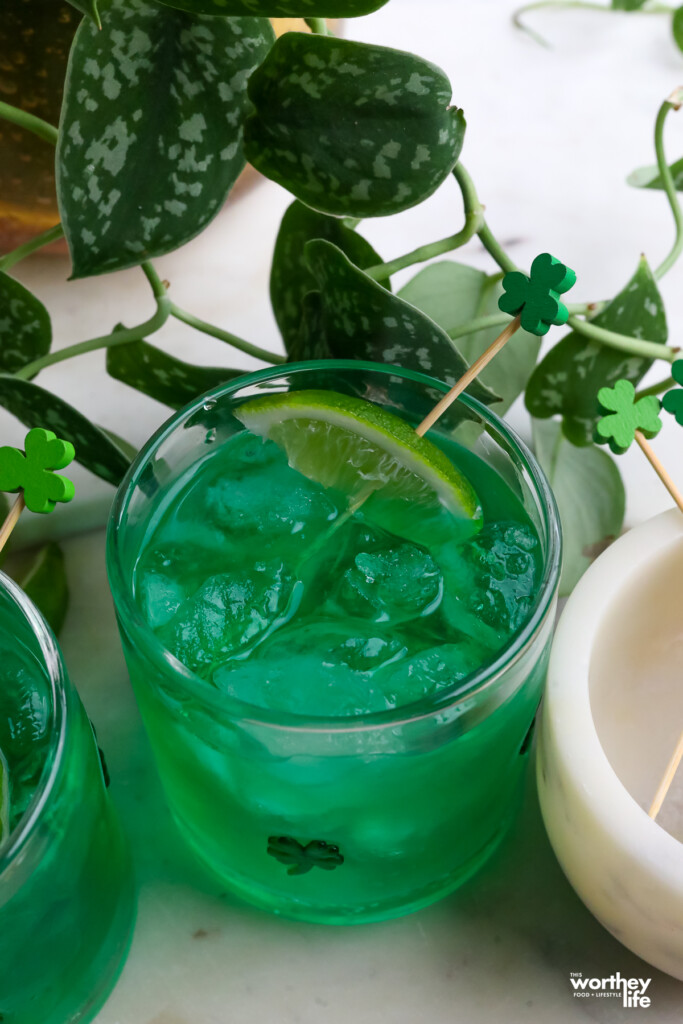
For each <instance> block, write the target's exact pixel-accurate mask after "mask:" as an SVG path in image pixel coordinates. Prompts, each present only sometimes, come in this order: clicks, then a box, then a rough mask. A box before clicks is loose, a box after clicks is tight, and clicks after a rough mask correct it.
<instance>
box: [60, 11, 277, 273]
mask: <svg viewBox="0 0 683 1024" xmlns="http://www.w3.org/2000/svg"><path fill="white" fill-rule="evenodd" d="M102 21H103V26H104V27H103V29H102V31H101V32H98V30H97V29H96V28H95V26H94V25H93V24H92V23H91V22H90V21H85V20H84V21H83V23H82V24H81V25H80V27H79V29H78V31H77V33H76V37H75V39H74V44H73V47H72V50H71V57H70V59H69V67H68V71H67V79H66V86H65V94H64V105H63V109H62V121H61V127H60V133H59V144H58V147H57V191H58V198H59V208H60V212H61V217H62V224H63V225H64V232H65V234H66V237H67V240H68V242H69V248H70V250H71V256H72V259H73V276H74V277H88V276H90V275H92V274H102V273H105V272H107V271H111V270H120V269H121V268H122V267H130V266H135V265H136V264H138V263H141V262H142V261H143V260H146V259H149V258H150V257H152V256H159V255H161V254H162V253H166V252H170V251H171V250H172V249H176V248H177V247H178V246H179V245H182V244H183V243H184V242H186V241H187V240H188V239H190V238H192V237H194V235H196V234H198V232H200V231H201V230H202V228H204V227H205V226H206V224H208V222H209V221H210V220H211V219H212V218H213V217H214V216H215V215H216V213H218V211H219V209H220V207H221V205H222V203H223V201H224V199H225V197H226V196H227V194H228V192H229V191H230V188H231V187H232V185H233V184H234V182H235V180H236V178H237V176H238V175H239V173H240V172H241V170H242V169H243V167H244V162H245V160H244V154H243V152H242V146H241V141H242V126H243V120H244V117H245V115H246V111H247V106H248V100H247V79H248V77H249V75H250V73H251V71H252V70H253V69H254V68H255V67H256V66H257V65H258V64H259V63H260V61H261V60H263V58H264V56H265V55H266V53H267V52H268V49H269V48H270V46H271V44H272V41H273V39H274V33H273V30H272V28H271V26H270V24H269V22H268V21H267V20H266V19H263V18H200V17H193V16H191V15H188V14H185V13H183V12H180V11H174V10H172V9H171V8H169V7H160V6H157V5H156V4H154V3H150V2H147V0H108V2H107V3H106V5H105V4H103V5H102Z"/></svg>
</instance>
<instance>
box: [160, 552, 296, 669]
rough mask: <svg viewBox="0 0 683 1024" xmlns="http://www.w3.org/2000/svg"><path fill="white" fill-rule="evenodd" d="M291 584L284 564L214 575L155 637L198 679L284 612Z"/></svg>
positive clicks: (273, 622) (290, 577)
mask: <svg viewBox="0 0 683 1024" xmlns="http://www.w3.org/2000/svg"><path fill="white" fill-rule="evenodd" d="M294 585H295V580H294V577H293V576H292V574H291V573H290V571H289V570H288V569H287V568H286V566H285V565H284V563H282V562H259V563H257V564H256V565H255V566H254V568H253V570H252V571H251V572H242V571H240V572H233V573H221V574H220V575H217V576H212V577H210V578H209V579H208V580H206V582H205V583H204V584H203V585H202V586H201V587H200V588H199V589H198V590H197V591H196V593H195V594H194V595H193V596H192V597H190V598H188V599H187V600H186V601H184V602H183V603H182V604H181V605H180V607H179V608H178V611H177V612H176V614H175V616H174V617H173V618H172V619H171V621H170V622H168V623H167V624H166V625H164V626H163V627H162V628H161V629H160V630H159V631H158V634H157V635H158V636H159V638H160V640H161V641H162V643H163V644H164V646H165V647H167V648H168V650H169V651H171V652H172V653H173V654H175V656H176V657H177V658H178V659H179V661H182V662H183V664H184V665H187V667H188V668H190V669H192V670H193V671H195V672H198V673H199V674H200V675H205V674H208V672H209V671H210V670H211V669H212V668H213V667H214V666H215V665H216V664H217V663H220V662H221V661H224V660H225V659H226V658H227V657H228V656H229V655H230V654H231V653H232V652H234V651H236V650H237V649H238V648H242V647H243V646H244V645H245V644H249V643H252V642H253V641H255V640H256V639H258V638H259V637H260V636H262V635H263V634H264V633H265V632H266V631H267V630H268V629H270V628H271V627H273V626H274V625H275V624H276V623H277V621H278V619H279V618H280V617H282V616H283V615H284V614H286V611H287V608H288V605H289V602H290V599H291V598H292V595H293V591H294Z"/></svg>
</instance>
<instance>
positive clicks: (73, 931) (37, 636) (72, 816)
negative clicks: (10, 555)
mask: <svg viewBox="0 0 683 1024" xmlns="http://www.w3.org/2000/svg"><path fill="white" fill-rule="evenodd" d="M0 750H2V751H3V757H4V759H5V761H7V762H8V763H9V766H10V771H9V778H10V788H9V792H10V796H11V795H12V794H14V796H15V798H16V799H17V800H18V801H19V802H20V804H21V808H24V804H26V806H25V809H23V813H21V816H20V817H19V818H18V821H15V822H14V825H13V827H12V829H11V831H9V833H7V830H6V829H5V835H4V838H3V841H2V842H0V1021H2V1024H66V1022H68V1024H75V1022H85V1021H88V1020H90V1019H91V1018H92V1017H93V1016H94V1015H95V1013H96V1012H97V1010H98V1009H99V1007H100V1006H101V1005H102V1003H103V1002H104V1000H105V999H106V997H107V995H108V994H109V991H110V990H111V988H112V986H113V985H114V982H115V981H116V978H117V977H118V974H119V972H120V970H121V967H122V966H123V962H124V960H125V956H126V953H127V951H128V946H129V943H130V938H131V933H132V927H133V920H134V907H135V901H134V887H133V878H132V871H131V864H130V858H129V854H128V849H127V846H126V843H125V841H124V837H123V834H122V831H121V828H120V825H119V822H118V820H117V818H116V815H115V813H114V808H113V805H112V804H111V801H110V799H109V796H108V794H107V791H106V788H105V782H104V778H103V769H102V765H101V762H100V756H99V754H98V749H97V743H96V742H95V738H94V736H93V730H92V727H91V724H90V722H89V721H88V717H87V715H86V713H85V711H84V709H83V705H82V704H81V702H80V700H79V698H78V695H77V693H76V691H75V690H74V688H73V686H72V685H71V683H70V682H69V679H68V677H67V674H66V670H65V667H64V663H63V661H62V657H61V654H60V652H59V648H58V647H57V644H56V642H55V639H54V637H53V636H52V633H51V632H50V630H49V628H48V626H47V624H46V623H45V621H44V619H43V618H42V616H41V615H40V613H39V612H38V611H37V609H36V608H35V607H34V606H33V605H32V604H31V602H30V601H29V599H28V598H27V597H26V595H25V594H24V593H23V591H22V590H20V588H19V587H17V585H16V584H15V583H14V582H13V581H12V580H11V579H9V577H7V576H6V575H5V574H4V573H0ZM10 805H11V799H10ZM16 809H17V814H19V813H20V812H19V808H18V807H17V808H16Z"/></svg>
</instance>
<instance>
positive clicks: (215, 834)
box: [108, 361, 561, 923]
mask: <svg viewBox="0 0 683 1024" xmlns="http://www.w3.org/2000/svg"><path fill="white" fill-rule="evenodd" d="M311 388H324V389H331V390H335V391H338V392H345V393H347V394H351V395H356V396H361V397H364V398H368V399H370V400H372V401H374V402H377V403H379V404H380V405H383V406H385V407H386V408H388V409H390V410H392V411H393V412H394V413H396V414H398V415H400V416H402V417H404V418H405V419H406V420H407V421H408V422H410V423H411V424H413V425H416V424H417V423H418V422H419V421H420V420H421V419H422V418H423V417H424V415H426V413H427V412H428V411H429V409H430V408H431V407H432V406H433V405H434V403H435V401H436V400H438V398H440V397H441V395H442V393H443V392H444V391H445V390H447V388H446V386H445V385H443V384H441V383H439V382H438V381H436V380H433V379H431V378H429V377H426V376H423V375H420V374H415V373H412V372H409V371H403V370H400V369H397V368H395V367H387V366H379V365H375V364H370V363H360V362H351V361H325V362H320V363H302V364H299V365H291V366H287V367H279V368H276V369H269V370H264V371H261V372H258V373H254V374H250V375H249V376H246V377H242V378H240V379H239V380H237V381H234V382H232V383H231V384H229V385H225V386H223V387H221V388H219V389H216V390H214V391H212V392H210V393H209V394H208V395H206V396H204V397H202V398H201V399H199V400H197V401H196V402H194V403H193V404H192V405H190V406H188V407H187V408H185V409H183V410H182V411H181V412H179V413H178V414H177V415H175V416H174V417H173V418H172V419H171V420H169V422H168V423H167V424H166V425H165V426H164V427H162V429H161V430H160V431H159V432H158V433H157V434H156V436H155V437H153V438H152V439H151V441H150V442H149V443H148V444H147V445H146V447H145V448H144V449H143V451H142V452H141V453H140V455H139V456H138V458H137V460H136V461H135V463H134V465H133V466H132V468H131V470H130V472H129V474H128V477H127V479H126V480H125V481H124V483H123V485H122V486H121V489H120V491H119V493H118V496H117V499H116V502H115V506H114V509H113V513H112V518H111V521H110V527H109V536H108V569H109V578H110V584H111V588H112V592H113V596H114V602H115V606H116V610H117V615H118V620H119V627H120V631H121V637H122V642H123V647H124V651H125V654H126V658H127V662H128V667H129V671H130V676H131V680H132V683H133V687H134V690H135V693H136V696H137V700H138V703H139V706H140V710H141V712H142V716H143V719H144V722H145V725H146V728H147V731H148V733H149V737H150V740H151V743H152V747H153V749H154V753H155V756H156V760H157V764H158V768H159V772H160V775H161V778H162V780H163V784H164V787H165V791H166V794H167V798H168V801H169V804H170V807H171V810H172V812H173V814H174V816H175V818H176V820H177V823H178V825H179V827H180V829H181V831H182V833H183V834H184V836H185V837H186V839H187V841H188V842H189V843H190V845H191V846H192V847H193V848H194V850H195V851H196V853H197V854H198V855H199V857H200V858H201V859H202V860H203V861H204V862H205V864H207V865H208V866H209V867H210V868H211V869H212V871H213V872H214V873H215V874H216V875H218V876H219V877H220V879H221V880H222V882H223V884H225V885H226V886H227V887H229V888H230V889H231V890H232V891H233V892H235V893H237V894H239V895H241V896H242V897H243V898H245V899H246V900H248V901H250V902H252V903H255V904H257V905H259V906H261V907H264V908H267V909H269V910H271V911H274V912H276V913H282V914H286V915H288V916H291V917H296V918H301V919H306V920H314V921H324V922H328V923H353V922H358V921H371V920H379V919H382V918H388V917H393V916H398V915H400V914H403V913H407V912H408V911H411V910H415V909H417V908H419V907H422V906H424V905H426V904H428V903H431V902H433V901H434V900H436V899H438V898H440V897H442V896H444V895H445V894H446V893H448V892H450V891H452V890H453V889H455V888H456V887H457V886H458V885H460V884H461V883H462V882H463V881H464V880H465V879H466V878H468V877H469V876H470V875H472V874H473V873H474V872H475V871H476V870H477V869H478V867H479V866H480V865H481V864H482V863H483V862H484V861H485V860H486V858H487V857H488V856H489V855H490V853H491V852H492V850H493V849H494V848H495V846H496V844H497V843H498V841H499V840H500V838H501V836H502V835H503V833H504V830H505V827H506V825H507V823H508V822H509V820H510V819H511V817H512V815H513V814H514V812H515V809H516V806H517V803H518V797H519V793H520V782H521V777H522V774H523V770H524V766H525V763H526V757H525V755H526V751H527V749H528V745H529V744H528V733H529V729H530V726H531V723H532V721H533V718H534V714H535V711H536V708H537V706H538V702H539V699H540V695H541V690H542V686H543V681H544V676H545V671H546V664H547V658H548V651H549V641H550V635H551V630H552V624H553V618H554V604H555V599H556V593H557V585H558V575H559V565H560V546H561V545H560V534H559V526H558V518H557V513H556V508H555V504H554V500H553V497H552V494H551V491H550V489H549V487H548V484H547V482H546V480H545V478H544V477H543V474H542V472H541V471H540V469H539V467H538V465H537V463H536V462H535V460H534V458H533V456H532V455H531V454H530V453H529V451H528V450H527V449H526V448H525V447H524V445H523V444H522V443H521V442H520V441H519V439H518V438H517V437H516V436H515V435H514V434H513V432H512V431H511V430H510V429H509V428H508V427H507V426H506V425H505V424H504V423H503V422H502V421H501V420H500V419H498V417H496V416H495V415H494V414H493V413H491V412H489V411H488V410H486V409H485V408H484V407H483V406H481V405H479V404H478V403H477V402H475V401H473V400H472V399H470V398H467V397H465V398H462V399H461V400H460V401H459V402H458V403H457V405H456V406H455V407H453V409H452V411H451V412H450V414H448V415H447V416H445V417H444V418H443V419H442V421H441V422H440V424H439V426H438V428H437V429H435V430H433V431H431V432H430V438H432V439H433V440H435V441H436V443H443V444H444V445H445V446H446V447H447V446H448V444H449V443H452V442H453V440H455V441H456V442H457V441H459V442H460V443H461V444H464V445H466V447H467V448H468V449H469V451H470V452H471V453H472V454H473V456H476V458H477V459H480V460H484V461H485V462H486V463H487V465H488V466H489V467H491V468H493V470H494V471H495V473H496V474H497V477H496V479H498V480H499V483H500V488H501V493H502V492H506V493H509V492H512V493H513V494H514V496H515V499H516V500H517V501H518V502H521V503H522V505H523V507H524V509H525V510H526V513H527V515H528V517H529V518H530V519H531V522H532V523H533V525H534V527H535V530H536V532H537V534H538V537H539V539H540V544H541V550H542V571H541V574H540V583H539V587H538V591H537V593H536V596H535V604H534V607H533V611H532V614H531V616H530V618H529V619H528V621H527V622H526V624H525V625H524V627H523V628H522V630H521V631H520V632H519V633H518V634H517V635H515V636H514V637H513V638H512V639H511V640H510V642H509V643H508V644H507V645H506V646H505V647H504V648H503V649H502V650H500V651H499V653H498V654H497V655H496V656H495V660H493V661H492V662H491V663H490V664H486V665H485V666H483V667H482V668H481V669H480V670H479V671H477V672H476V673H475V674H473V675H472V676H470V677H469V678H468V679H467V680H466V681H465V682H464V683H463V684H456V683H454V684H453V686H452V688H450V689H447V690H446V691H444V692H441V693H440V694H438V695H436V696H434V697H432V698H428V699H424V700H422V701H421V702H419V703H414V704H412V705H410V706H407V707H400V708H398V709H396V710H393V711H386V712H381V713H375V714H360V715H357V716H355V717H349V718H336V719H329V718H328V719H322V718H313V717H304V716H301V715H293V714H285V713H276V712H274V711H272V710H264V709H263V708H257V707H255V706H251V705H248V704H245V703H241V702H239V701H237V700H236V699H234V698H231V697H229V696H228V695H226V694H224V693H221V692H219V691H218V690H217V689H216V688H215V687H213V686H212V685H211V684H210V683H208V682H206V681H205V680H203V679H201V678H199V677H198V676H196V675H195V674H193V673H192V672H191V671H190V670H188V669H187V668H185V667H184V666H183V665H182V664H181V663H180V662H179V661H178V660H177V659H176V658H174V657H173V655H172V654H170V653H169V652H168V651H166V650H164V648H163V647H162V646H161V644H160V642H159V640H158V639H157V637H156V636H155V634H154V633H153V632H152V630H151V629H150V628H149V626H148V625H147V622H146V620H145V619H144V617H143V615H142V613H141V610H140V608H139V606H138V604H137V602H136V598H135V594H134V570H135V565H136V561H137V559H138V557H139V555H140V552H141V550H142V548H143V547H144V543H145V537H146V535H147V533H148V530H149V528H150V524H152V523H153V522H154V517H155V515H156V513H157V512H158V509H159V503H160V501H161V500H162V499H163V498H164V496H166V495H168V493H169V491H171V490H172V489H173V488H174V487H176V486H177V484H178V481H179V480H180V479H181V478H184V479H186V478H187V473H188V471H189V470H191V469H192V467H194V466H195V465H196V464H197V463H198V461H199V460H200V459H201V458H202V457H203V456H205V454H206V450H207V445H220V444H221V443H222V442H225V441H226V440H227V439H228V438H229V437H231V436H232V435H233V434H234V433H235V432H236V431H238V430H241V429H242V425H241V423H240V422H239V421H238V420H237V419H236V418H235V417H234V415H233V412H234V410H235V409H236V408H237V407H238V406H239V405H240V403H242V402H244V401H246V400H247V399H249V398H253V397H254V396H257V395H264V394H271V393H274V392H283V391H289V390H298V389H311ZM331 848H332V849H331ZM297 858H298V863H294V862H295V861H297ZM323 862H324V863H323ZM286 863H289V864H290V867H289V868H287V867H286V866H285V865H286ZM323 867H324V868H326V869H325V870H323V869H322V868H323Z"/></svg>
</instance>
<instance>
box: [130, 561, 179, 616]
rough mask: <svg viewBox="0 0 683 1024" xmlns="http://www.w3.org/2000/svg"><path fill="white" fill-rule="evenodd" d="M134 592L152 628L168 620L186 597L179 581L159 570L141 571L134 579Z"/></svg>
mask: <svg viewBox="0 0 683 1024" xmlns="http://www.w3.org/2000/svg"><path fill="white" fill-rule="evenodd" d="M136 592H137V594H138V595H139V599H140V603H141V604H142V611H143V614H144V616H145V618H146V619H147V622H148V624H149V625H150V626H151V628H152V629H159V628H160V627H161V626H165V625H166V623H167V622H170V621H171V619H172V618H173V616H174V615H175V613H176V612H177V611H178V609H179V608H180V605H181V604H182V603H183V601H184V599H185V597H186V594H185V590H184V588H183V587H182V586H181V585H180V583H178V581H177V580H174V579H171V577H170V576H167V575H165V574H164V573H161V572H143V573H142V575H141V577H140V578H139V579H138V580H136Z"/></svg>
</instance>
